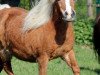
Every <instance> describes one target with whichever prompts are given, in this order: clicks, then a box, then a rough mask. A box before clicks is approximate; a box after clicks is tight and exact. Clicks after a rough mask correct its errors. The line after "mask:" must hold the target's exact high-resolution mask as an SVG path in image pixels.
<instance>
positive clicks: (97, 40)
mask: <svg viewBox="0 0 100 75" xmlns="http://www.w3.org/2000/svg"><path fill="white" fill-rule="evenodd" d="M93 30H94V31H93V44H94V48H95V49H94V51H95V53H96V54H97V57H98V60H99V62H100V15H99V16H97V18H96V23H95V25H94V28H93Z"/></svg>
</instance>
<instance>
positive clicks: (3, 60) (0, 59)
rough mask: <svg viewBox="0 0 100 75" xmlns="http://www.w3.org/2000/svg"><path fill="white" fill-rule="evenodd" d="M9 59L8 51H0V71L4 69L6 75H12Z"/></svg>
mask: <svg viewBox="0 0 100 75" xmlns="http://www.w3.org/2000/svg"><path fill="white" fill-rule="evenodd" d="M11 57H12V56H11V53H10V52H9V51H8V50H5V49H2V50H0V71H2V69H4V70H5V72H6V73H7V74H8V75H14V74H13V71H12V67H11Z"/></svg>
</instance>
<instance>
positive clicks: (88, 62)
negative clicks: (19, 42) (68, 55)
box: [0, 46, 100, 75]
mask: <svg viewBox="0 0 100 75" xmlns="http://www.w3.org/2000/svg"><path fill="white" fill-rule="evenodd" d="M74 49H75V54H76V58H77V61H78V64H79V66H80V69H81V75H100V64H98V62H97V60H96V58H95V54H94V52H93V50H92V49H90V48H87V47H83V46H75V48H74ZM12 66H13V70H14V73H15V75H38V65H37V64H36V63H29V62H24V61H20V60H18V59H16V58H13V59H12ZM47 73H48V75H73V73H72V70H71V69H70V68H69V67H68V66H67V65H66V63H65V62H64V61H62V60H61V59H60V58H58V59H55V60H52V61H50V62H49V64H48V71H47ZM0 75H6V73H5V72H4V71H2V73H1V74H0Z"/></svg>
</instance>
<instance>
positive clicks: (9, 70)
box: [3, 61, 14, 75]
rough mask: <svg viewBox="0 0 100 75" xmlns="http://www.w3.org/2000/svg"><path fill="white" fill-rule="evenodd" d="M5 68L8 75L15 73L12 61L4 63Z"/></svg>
mask: <svg viewBox="0 0 100 75" xmlns="http://www.w3.org/2000/svg"><path fill="white" fill-rule="evenodd" d="M3 68H4V70H5V72H6V73H7V74H8V75H14V73H13V71H12V67H11V61H7V62H5V63H4V67H3Z"/></svg>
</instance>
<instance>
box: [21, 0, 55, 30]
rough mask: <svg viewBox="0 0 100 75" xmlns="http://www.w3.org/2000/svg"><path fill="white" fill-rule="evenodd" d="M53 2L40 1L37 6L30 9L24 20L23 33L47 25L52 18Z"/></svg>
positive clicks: (48, 0)
mask: <svg viewBox="0 0 100 75" xmlns="http://www.w3.org/2000/svg"><path fill="white" fill-rule="evenodd" d="M53 3H54V0H40V2H39V3H38V5H36V6H35V7H34V8H33V9H31V10H30V11H29V13H28V15H27V16H26V18H25V22H24V26H23V31H28V30H30V29H36V28H38V27H40V26H42V25H43V24H45V23H47V22H48V20H49V19H50V18H51V17H52V9H53V6H52V5H53Z"/></svg>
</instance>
